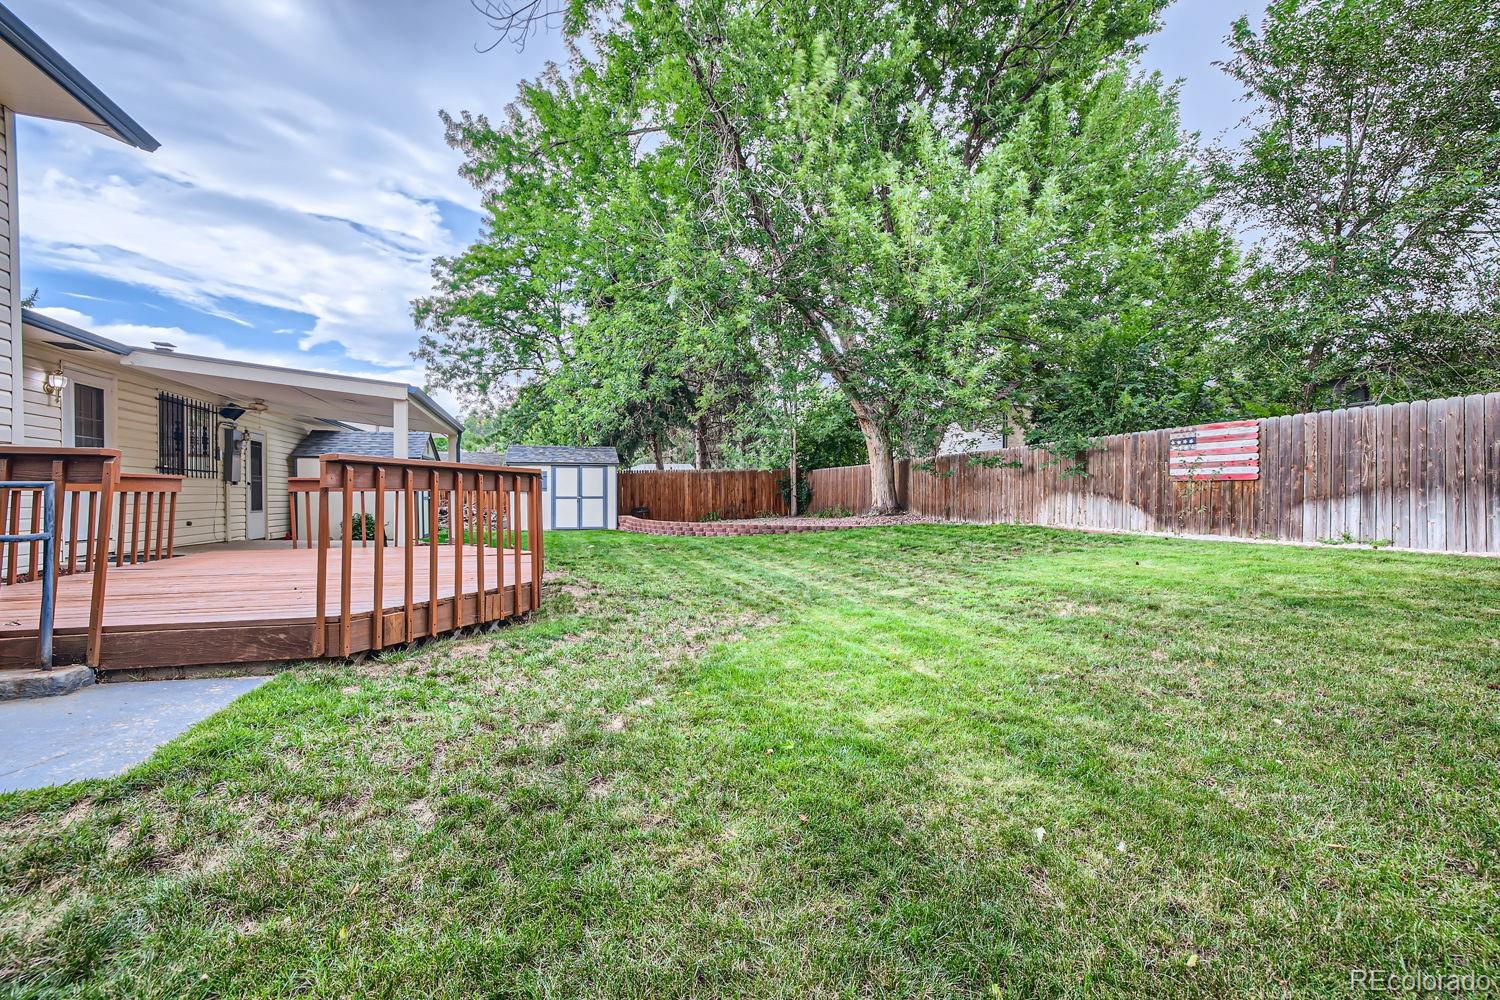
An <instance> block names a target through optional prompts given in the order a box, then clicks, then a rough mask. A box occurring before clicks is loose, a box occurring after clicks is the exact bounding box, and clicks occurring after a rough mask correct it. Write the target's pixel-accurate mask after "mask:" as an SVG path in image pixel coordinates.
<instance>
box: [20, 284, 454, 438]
mask: <svg viewBox="0 0 1500 1000" xmlns="http://www.w3.org/2000/svg"><path fill="white" fill-rule="evenodd" d="M21 321H22V324H23V325H24V326H28V327H31V328H32V329H33V330H35V331H38V332H40V333H43V334H46V335H50V336H51V337H54V338H61V340H53V341H52V344H53V346H56V347H60V348H63V349H65V350H80V349H83V350H93V351H103V352H104V353H106V354H113V355H116V356H117V357H119V358H120V363H121V364H124V365H128V366H130V367H134V368H145V369H150V370H152V371H154V372H157V373H159V374H161V375H162V376H163V377H168V378H170V379H171V380H172V381H174V382H181V383H183V384H185V385H194V386H201V387H203V388H204V389H205V390H206V391H212V392H214V393H216V394H217V395H219V396H222V397H223V398H225V399H234V400H237V401H239V402H249V401H253V400H255V399H261V398H264V399H266V400H268V401H274V402H277V403H278V404H280V405H283V406H285V407H287V408H289V409H292V410H294V411H295V412H298V413H307V414H309V415H311V416H315V417H317V418H318V419H319V420H328V419H335V420H337V419H340V418H342V419H344V420H348V421H355V422H359V423H367V424H374V425H376V426H380V425H382V424H385V425H388V424H390V423H391V416H390V405H391V402H392V401H399V400H402V399H407V400H409V401H410V402H411V403H412V404H414V407H415V408H416V409H417V410H418V411H419V412H421V413H425V414H428V415H430V416H429V417H424V418H423V419H422V420H420V421H418V420H416V419H414V420H413V421H412V422H413V424H417V425H419V426H420V425H425V429H427V430H431V431H433V432H435V433H438V434H461V433H462V432H463V422H462V421H460V420H459V419H458V418H457V417H455V416H453V414H451V413H449V412H448V411H447V410H446V409H444V408H443V407H442V406H440V405H438V403H437V401H436V400H434V399H433V398H432V397H431V396H429V395H428V394H427V393H426V392H423V391H422V390H421V389H420V388H418V387H417V386H414V385H404V384H402V383H400V382H389V381H387V380H385V379H377V378H365V377H362V376H358V375H339V374H335V373H331V372H318V371H313V370H311V369H298V368H282V367H279V366H277V365H264V364H260V363H258V362H252V361H235V360H231V359H228V358H205V357H198V356H196V355H192V354H184V353H182V352H181V351H170V350H161V349H158V348H151V347H132V346H131V345H129V344H122V343H120V342H118V341H115V340H110V339H109V338H108V337H101V336H99V335H98V334H97V333H93V332H90V331H88V330H82V329H79V328H78V327H76V326H73V325H72V324H70V323H64V322H62V321H61V320H58V319H54V318H52V317H51V316H48V315H47V314H46V313H42V312H38V311H36V310H35V309H24V308H23V309H22V310H21ZM320 408H321V409H322V410H323V411H324V412H317V410H318V409H320Z"/></svg>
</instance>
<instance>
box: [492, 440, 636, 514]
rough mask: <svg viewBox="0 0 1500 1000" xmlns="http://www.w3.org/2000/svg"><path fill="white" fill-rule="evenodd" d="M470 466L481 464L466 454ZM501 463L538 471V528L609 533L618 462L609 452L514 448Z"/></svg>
mask: <svg viewBox="0 0 1500 1000" xmlns="http://www.w3.org/2000/svg"><path fill="white" fill-rule="evenodd" d="M466 460H467V461H469V462H475V461H480V462H482V461H484V460H485V459H484V457H482V456H479V455H475V454H472V453H471V454H470V455H468V456H467V457H466ZM504 463H505V464H506V465H510V466H520V467H523V468H532V469H540V470H542V473H543V475H542V526H543V527H545V528H546V529H548V530H549V531H551V530H564V531H566V530H570V529H574V528H614V527H616V526H617V523H616V520H617V518H618V517H619V513H620V509H619V508H620V456H619V455H618V454H617V453H616V452H615V450H614V449H613V448H609V447H602V448H573V447H568V446H565V445H527V444H516V445H511V446H510V447H509V448H507V449H505V458H504Z"/></svg>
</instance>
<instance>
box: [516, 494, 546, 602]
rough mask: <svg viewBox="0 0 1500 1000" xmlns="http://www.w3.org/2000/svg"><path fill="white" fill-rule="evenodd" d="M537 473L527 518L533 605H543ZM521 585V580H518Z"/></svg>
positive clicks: (540, 504)
mask: <svg viewBox="0 0 1500 1000" xmlns="http://www.w3.org/2000/svg"><path fill="white" fill-rule="evenodd" d="M544 475H546V473H537V474H536V475H534V476H529V477H527V478H528V479H530V486H531V516H530V517H529V518H528V519H527V521H528V524H527V528H526V542H527V545H528V546H529V547H530V549H531V606H532V607H533V608H539V607H541V606H542V476H544ZM517 585H519V581H517Z"/></svg>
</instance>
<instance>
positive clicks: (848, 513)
mask: <svg viewBox="0 0 1500 1000" xmlns="http://www.w3.org/2000/svg"><path fill="white" fill-rule="evenodd" d="M808 516H809V517H853V516H854V511H852V510H850V509H849V508H848V507H824V508H823V509H822V510H819V511H814V512H813V513H812V514H810V515H808Z"/></svg>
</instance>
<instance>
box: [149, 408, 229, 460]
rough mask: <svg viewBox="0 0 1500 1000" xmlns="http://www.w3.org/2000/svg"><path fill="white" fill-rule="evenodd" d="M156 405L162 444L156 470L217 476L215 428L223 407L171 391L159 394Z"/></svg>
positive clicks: (158, 434)
mask: <svg viewBox="0 0 1500 1000" xmlns="http://www.w3.org/2000/svg"><path fill="white" fill-rule="evenodd" d="M156 407H157V427H156V430H157V438H156V439H157V442H158V444H159V456H158V459H157V463H156V471H157V472H162V473H166V474H167V475H172V476H193V477H197V478H201V479H208V478H212V477H213V476H215V475H217V474H218V461H217V459H218V456H217V455H216V454H215V453H214V428H215V427H216V425H217V424H218V417H219V408H218V407H217V406H215V405H214V404H213V403H205V402H203V401H202V400H198V399H191V398H189V397H187V396H176V395H173V394H172V393H170V392H164V393H161V394H160V395H158V396H157V397H156Z"/></svg>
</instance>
